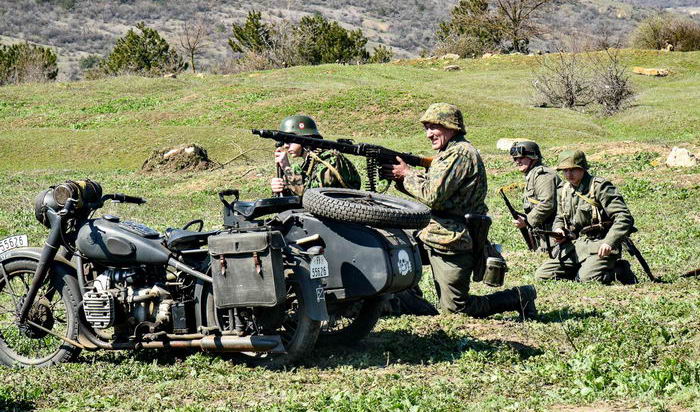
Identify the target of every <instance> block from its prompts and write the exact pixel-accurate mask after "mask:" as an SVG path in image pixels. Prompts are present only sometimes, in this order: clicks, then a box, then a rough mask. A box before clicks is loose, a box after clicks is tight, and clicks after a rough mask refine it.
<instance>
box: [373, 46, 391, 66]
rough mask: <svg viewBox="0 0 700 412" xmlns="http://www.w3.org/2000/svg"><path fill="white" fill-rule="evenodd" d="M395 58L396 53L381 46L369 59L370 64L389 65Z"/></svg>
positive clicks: (376, 48) (375, 49)
mask: <svg viewBox="0 0 700 412" xmlns="http://www.w3.org/2000/svg"><path fill="white" fill-rule="evenodd" d="M392 57H394V52H393V51H391V49H390V48H388V47H386V46H384V45H383V44H380V45H379V46H377V47H375V48H374V52H373V53H372V57H370V58H369V61H370V63H389V62H390V61H391V58H392Z"/></svg>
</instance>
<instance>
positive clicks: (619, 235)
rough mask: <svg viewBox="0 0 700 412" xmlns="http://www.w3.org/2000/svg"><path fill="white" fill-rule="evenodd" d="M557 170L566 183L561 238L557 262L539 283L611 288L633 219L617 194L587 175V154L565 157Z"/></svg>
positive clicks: (541, 273)
mask: <svg viewBox="0 0 700 412" xmlns="http://www.w3.org/2000/svg"><path fill="white" fill-rule="evenodd" d="M557 170H561V171H562V173H563V174H564V179H565V180H566V182H565V183H564V184H563V185H562V189H561V191H560V193H559V206H558V209H557V216H556V218H555V219H554V231H555V232H558V233H560V234H561V235H562V238H560V239H558V240H557V243H559V253H558V256H557V257H556V258H555V259H551V260H549V261H547V262H545V263H544V264H543V265H542V266H540V267H539V269H537V277H538V278H540V279H570V280H577V281H581V282H588V281H599V282H603V283H609V282H610V281H611V280H612V274H613V270H614V266H615V261H616V260H617V259H619V258H620V252H621V249H620V248H621V242H622V241H623V240H624V238H625V237H626V236H628V235H629V234H630V233H631V232H632V231H633V230H634V228H633V224H634V219H633V218H632V215H631V214H630V211H629V209H628V208H627V205H626V204H625V201H624V199H623V198H622V195H620V192H618V190H617V188H616V187H615V186H613V184H612V183H610V182H609V181H607V180H605V179H603V178H600V177H594V176H591V175H590V174H589V173H588V162H587V161H586V155H585V154H584V153H583V152H582V151H580V150H569V151H565V152H562V153H561V154H560V155H559V164H558V165H557ZM571 239H573V240H571Z"/></svg>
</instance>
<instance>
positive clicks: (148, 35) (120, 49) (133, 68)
mask: <svg viewBox="0 0 700 412" xmlns="http://www.w3.org/2000/svg"><path fill="white" fill-rule="evenodd" d="M136 28H137V29H139V30H140V31H141V34H138V33H136V32H134V30H133V29H129V31H128V32H127V33H126V35H125V36H124V37H122V38H120V39H118V40H117V43H116V44H115V45H114V49H112V51H111V52H110V54H109V55H108V56H107V58H106V59H104V60H103V61H102V62H101V63H100V69H101V70H102V71H103V72H104V73H105V74H108V75H119V74H139V75H146V76H158V75H162V74H164V73H177V72H181V71H183V70H186V69H187V63H185V62H184V61H183V59H182V57H180V56H179V55H178V54H177V52H176V51H175V50H174V49H172V48H171V47H170V45H169V44H168V42H167V41H165V39H163V38H162V37H161V36H160V34H159V33H158V31H156V30H154V29H151V28H149V27H146V25H145V24H144V23H139V24H137V25H136Z"/></svg>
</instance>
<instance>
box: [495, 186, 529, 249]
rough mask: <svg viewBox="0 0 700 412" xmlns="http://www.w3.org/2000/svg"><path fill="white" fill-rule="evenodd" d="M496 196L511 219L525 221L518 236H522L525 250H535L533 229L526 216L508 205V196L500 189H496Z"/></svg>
mask: <svg viewBox="0 0 700 412" xmlns="http://www.w3.org/2000/svg"><path fill="white" fill-rule="evenodd" d="M498 194H499V195H501V197H502V198H503V201H504V202H505V204H506V207H507V208H508V210H509V211H510V215H511V216H513V219H517V218H519V217H522V218H523V219H525V224H526V225H527V226H525V227H521V228H520V234H521V235H522V236H523V239H524V240H525V244H526V245H527V248H528V249H529V250H531V251H535V250H537V239H536V238H535V233H534V229H533V227H532V226H531V225H530V223H528V221H527V216H526V215H525V213H520V212H518V211H517V210H515V208H514V207H513V205H512V204H511V203H510V200H508V196H506V193H505V192H504V191H503V188H502V187H501V188H499V189H498Z"/></svg>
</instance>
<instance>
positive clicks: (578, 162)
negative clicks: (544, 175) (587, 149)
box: [557, 150, 588, 170]
mask: <svg viewBox="0 0 700 412" xmlns="http://www.w3.org/2000/svg"><path fill="white" fill-rule="evenodd" d="M575 168H579V169H583V170H588V161H586V154H585V153H583V152H582V151H580V150H566V151H563V152H561V153H560V154H559V163H558V164H557V170H564V169H575Z"/></svg>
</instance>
